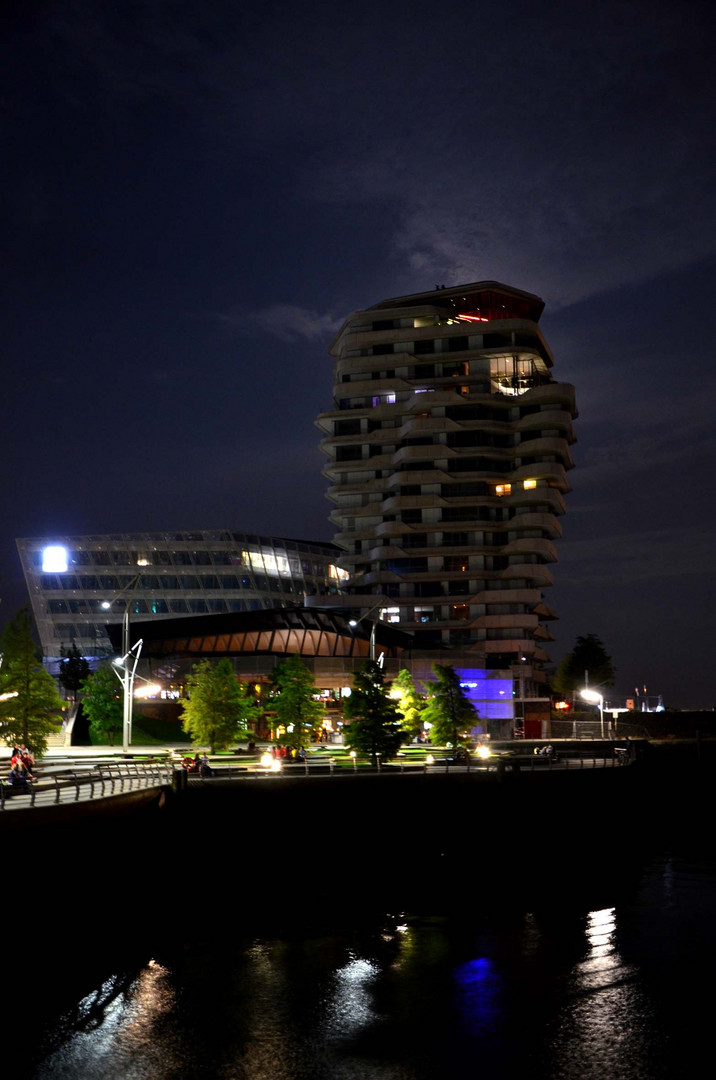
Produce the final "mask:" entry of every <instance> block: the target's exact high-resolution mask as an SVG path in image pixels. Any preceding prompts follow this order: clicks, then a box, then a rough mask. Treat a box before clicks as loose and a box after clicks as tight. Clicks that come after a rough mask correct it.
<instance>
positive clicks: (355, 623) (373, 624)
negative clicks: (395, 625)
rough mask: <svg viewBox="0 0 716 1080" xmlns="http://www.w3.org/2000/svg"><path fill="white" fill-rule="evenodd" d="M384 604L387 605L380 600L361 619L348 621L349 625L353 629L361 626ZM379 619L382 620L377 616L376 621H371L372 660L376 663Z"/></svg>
mask: <svg viewBox="0 0 716 1080" xmlns="http://www.w3.org/2000/svg"><path fill="white" fill-rule="evenodd" d="M384 603H385V601H384V600H380V601H379V602H378V603H377V604H373V606H372V607H370V608H368V610H367V611H366V612H364V613H363V614H362V615H361V616H360V618H359V619H349V620H348V625H349V626H350V627H353V628H355V627H356V626H359V625H360V624H361V623H362V622H363V620H364V619H367V618H368V616H369V615H372V614H373V612H374V611H378V610H379V609H380V608H382V607H383V605H384ZM379 618H380V616H379V615H376V617H375V618H374V619H371V623H370V658H371V660H373V661H375V628H376V624H377V622H378V620H379ZM382 666H383V665H382V654H381V667H382Z"/></svg>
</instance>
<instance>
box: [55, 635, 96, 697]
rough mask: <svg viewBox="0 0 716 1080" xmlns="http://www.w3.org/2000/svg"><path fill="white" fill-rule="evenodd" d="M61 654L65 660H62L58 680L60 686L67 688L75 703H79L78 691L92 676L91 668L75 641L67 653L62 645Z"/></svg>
mask: <svg viewBox="0 0 716 1080" xmlns="http://www.w3.org/2000/svg"><path fill="white" fill-rule="evenodd" d="M60 654H61V655H62V657H63V659H62V660H60V671H59V674H58V676H57V678H58V679H59V682H60V686H63V687H64V688H65V690H66V691H67V693H68V696H71V698H72V702H73V703H74V702H75V701H77V691H78V690H79V689H80V688H81V685H82V683H83V682H84V680H85V679H88V678H89V676H90V666H89V664H88V663H87V661H86V660H85V658H84V656H83V655H82V653H81V652H80V650H79V649H78V648H77V646H76V645H75V643H74V641H73V642H72V644H71V645H70V647H69V649H68V650H67V651H66V652H65V647H64V645H62V646H61V647H60Z"/></svg>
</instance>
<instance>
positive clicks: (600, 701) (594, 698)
mask: <svg viewBox="0 0 716 1080" xmlns="http://www.w3.org/2000/svg"><path fill="white" fill-rule="evenodd" d="M579 694H580V697H583V698H584V700H585V701H589V702H591V703H592V705H598V706H599V725H600V728H601V732H602V738H604V698H603V697H602V695H601V694H598V693H597V691H596V690H580V691H579Z"/></svg>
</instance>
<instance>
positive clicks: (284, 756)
mask: <svg viewBox="0 0 716 1080" xmlns="http://www.w3.org/2000/svg"><path fill="white" fill-rule="evenodd" d="M271 757H272V758H273V759H274V760H276V759H279V760H281V761H305V760H306V748H305V746H301V747H299V748H298V750H297V749H296V747H295V746H272V747H271Z"/></svg>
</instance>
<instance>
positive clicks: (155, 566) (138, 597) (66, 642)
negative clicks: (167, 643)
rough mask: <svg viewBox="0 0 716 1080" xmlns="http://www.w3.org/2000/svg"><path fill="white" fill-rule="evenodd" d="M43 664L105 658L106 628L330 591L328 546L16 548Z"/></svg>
mask: <svg viewBox="0 0 716 1080" xmlns="http://www.w3.org/2000/svg"><path fill="white" fill-rule="evenodd" d="M17 546H18V551H19V554H20V560H21V563H22V568H23V572H24V574H25V580H26V583H27V588H28V593H29V596H30V601H31V604H32V610H33V614H34V616H35V621H36V623H37V629H38V633H39V635H40V641H41V644H42V649H43V653H44V655H45V657H46V658H47V659H48V660H51V659H53V658H57V657H59V656H60V655H61V654H62V650H63V648H64V649H65V650H66V649H67V648H68V647H70V646H71V645H72V643H73V642H74V644H75V645H76V646H77V648H78V649H79V650H80V652H82V653H83V655H85V656H103V655H109V654H110V653H111V652H112V648H111V645H110V641H109V637H108V635H107V624H108V623H120V622H121V621H122V618H123V615H124V611H125V610H126V608H127V606H129V611H130V615H131V618H132V620H133V621H134V619H135V618H136V619H141V620H143V621H144V620H146V619H153V618H157V619H168V618H177V617H178V616H182V615H211V614H214V615H220V614H225V613H230V612H250V611H263V610H267V609H270V608H279V607H286V606H290V605H294V604H300V603H302V602H303V600H304V598H305V597H307V596H313V597H319V596H326V597H328V596H330V595H331V594H334V595H335V594H337V593H339V592H340V589H341V587H342V585H343V583H344V581H345V579H346V578H347V573H346V572H345V571H343V570H340V569H339V568H338V566H337V565H336V561H337V557H338V554H339V551H338V549H337V548H335V547H334V546H333V545H332V544H326V543H318V542H312V541H307V540H292V539H286V538H283V537H281V538H279V537H268V536H258V535H256V534H254V533H237V532H229V531H220V530H218V531H202V532H171V533H169V532H164V533H157V532H151V533H150V532H147V533H113V534H111V535H102V536H66V537H48V536H45V537H36V538H33V539H21V540H18V541H17Z"/></svg>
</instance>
